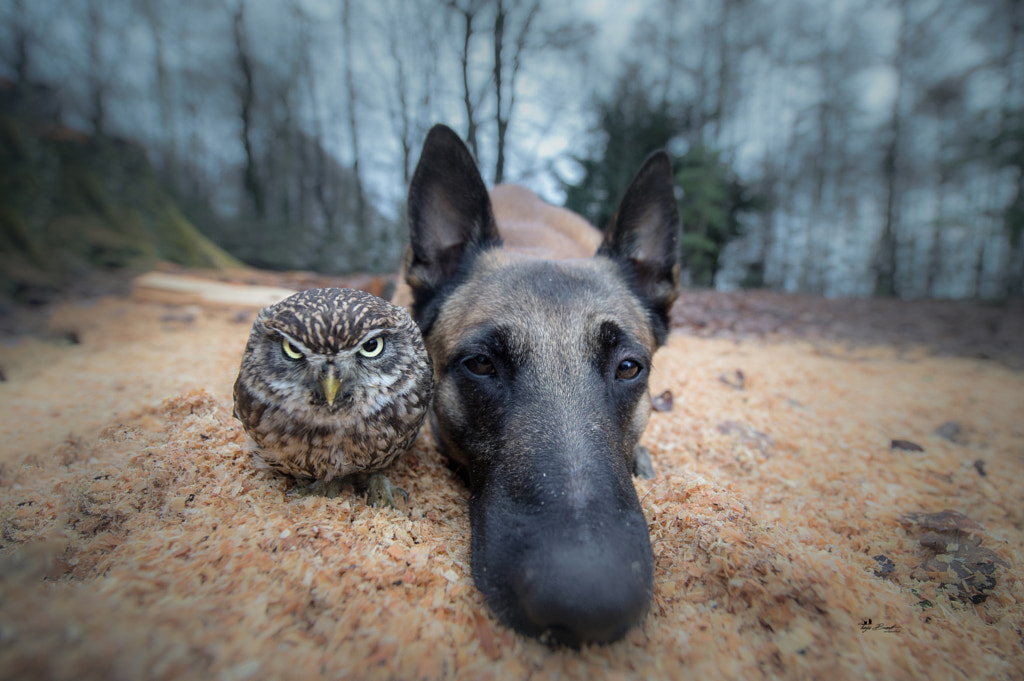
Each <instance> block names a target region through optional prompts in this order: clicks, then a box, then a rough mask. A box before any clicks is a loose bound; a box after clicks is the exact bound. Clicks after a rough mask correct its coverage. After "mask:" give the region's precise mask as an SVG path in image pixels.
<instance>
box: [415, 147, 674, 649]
mask: <svg viewBox="0 0 1024 681" xmlns="http://www.w3.org/2000/svg"><path fill="white" fill-rule="evenodd" d="M409 218H410V228H411V231H412V239H411V247H410V253H409V257H408V261H407V281H408V282H409V283H410V285H411V288H412V291H413V297H414V305H413V314H414V317H415V318H416V319H417V321H418V322H419V323H420V326H421V328H422V329H423V332H424V336H425V339H426V343H427V347H428V350H429V351H430V353H431V356H432V357H433V359H434V366H435V372H436V379H437V386H436V394H435V398H434V413H433V415H432V423H433V429H434V433H435V436H436V437H437V439H438V441H439V444H440V445H441V447H442V449H443V450H444V451H445V452H446V453H447V454H448V455H450V456H451V457H453V458H454V459H456V460H458V461H460V462H462V463H464V464H465V465H466V466H467V468H468V470H469V482H470V488H471V489H470V491H471V497H470V519H471V525H472V565H473V576H474V580H475V581H476V584H477V586H478V587H479V588H480V590H481V591H482V592H483V593H484V595H485V597H486V598H487V602H488V603H489V605H490V606H491V607H492V608H493V609H494V611H495V612H496V613H497V614H498V616H499V618H500V619H502V620H503V621H504V622H506V623H507V624H509V625H511V626H513V627H514V628H516V629H518V630H520V631H522V632H524V633H527V634H531V635H543V634H545V633H547V634H550V636H551V637H552V638H553V639H554V640H557V641H560V642H563V643H567V644H570V645H580V644H583V643H588V642H599V643H604V642H610V641H614V640H616V639H618V638H620V637H621V636H622V635H623V634H624V633H625V631H626V630H627V629H628V628H629V626H631V625H632V624H635V623H638V622H639V621H641V620H642V618H643V616H644V614H645V613H646V611H647V609H648V606H649V604H650V599H651V590H652V573H653V559H652V555H651V546H650V538H649V534H648V531H647V525H646V522H645V520H644V516H643V512H642V510H641V508H640V502H639V500H638V498H637V495H636V491H635V489H634V487H633V482H632V479H631V473H632V472H633V465H634V460H633V452H634V448H635V447H636V444H637V442H638V440H639V438H640V435H641V434H642V433H643V430H644V427H645V425H646V422H647V418H648V415H649V412H650V401H649V397H648V392H647V378H648V373H649V371H650V366H651V355H652V354H653V352H654V350H655V349H656V348H657V346H658V345H659V344H660V343H661V342H663V340H664V336H665V334H666V329H667V315H668V307H669V306H670V305H671V303H672V300H673V299H674V297H675V291H676V281H677V273H678V267H677V264H676V256H675V254H676V252H677V250H676V247H677V238H678V230H679V226H678V217H677V214H676V208H675V200H674V197H673V196H672V185H671V179H670V172H669V168H668V161H667V157H664V156H655V157H652V159H650V160H649V161H648V163H647V164H646V165H645V166H644V169H643V170H641V172H640V173H639V174H638V176H637V178H636V179H635V180H634V182H633V185H632V186H631V188H630V190H629V191H628V192H627V194H626V198H624V199H623V202H622V204H621V205H620V209H619V211H618V214H617V216H616V218H615V220H614V221H613V224H612V226H611V227H610V228H609V231H608V232H607V234H606V237H605V241H604V244H603V245H602V247H601V249H600V250H599V252H598V255H597V256H596V257H594V258H591V259H587V260H560V261H546V260H537V259H533V258H527V257H525V256H520V255H516V254H513V253H508V252H505V251H503V250H501V249H500V248H498V247H499V246H500V243H501V240H500V237H499V236H498V233H497V230H496V229H495V226H494V220H493V217H492V215H491V208H490V202H489V200H488V199H487V194H486V190H485V188H484V185H483V182H482V180H481V179H480V177H479V173H478V172H477V171H476V167H475V165H474V164H473V162H472V159H471V157H470V156H469V153H468V151H466V149H465V147H464V145H463V144H462V143H461V141H460V140H459V139H458V137H457V136H455V134H454V133H453V132H451V131H450V130H448V129H447V128H441V127H438V128H435V129H434V130H432V131H431V133H430V135H429V136H428V139H427V142H426V144H425V145H424V151H423V155H422V157H421V160H420V164H419V166H418V167H417V171H416V175H415V177H414V178H413V182H412V185H411V188H410V195H409Z"/></svg>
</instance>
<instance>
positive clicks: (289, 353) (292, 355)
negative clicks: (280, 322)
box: [281, 338, 302, 359]
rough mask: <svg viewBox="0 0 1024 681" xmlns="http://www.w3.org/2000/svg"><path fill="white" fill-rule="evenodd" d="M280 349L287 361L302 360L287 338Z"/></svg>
mask: <svg viewBox="0 0 1024 681" xmlns="http://www.w3.org/2000/svg"><path fill="white" fill-rule="evenodd" d="M281 349H282V350H284V356H285V357H287V358H288V359H302V353H301V352H299V351H298V350H296V349H295V348H293V347H292V344H291V343H289V342H288V339H287V338H285V339H284V340H283V341H282V342H281Z"/></svg>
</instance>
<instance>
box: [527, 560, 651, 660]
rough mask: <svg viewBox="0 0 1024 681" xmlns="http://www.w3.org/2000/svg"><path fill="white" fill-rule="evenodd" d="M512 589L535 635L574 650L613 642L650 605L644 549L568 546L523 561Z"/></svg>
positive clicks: (648, 561) (648, 566) (649, 578)
mask: <svg viewBox="0 0 1024 681" xmlns="http://www.w3.org/2000/svg"><path fill="white" fill-rule="evenodd" d="M521 566H522V567H521V569H520V571H519V579H518V580H515V581H516V583H514V584H513V589H514V591H515V593H516V595H517V596H518V598H519V601H520V605H521V606H522V608H523V612H524V613H525V614H526V617H527V618H528V619H529V621H530V625H531V627H534V628H535V630H536V631H541V632H543V631H547V632H549V633H550V636H551V637H552V638H553V639H555V640H556V641H558V642H560V643H563V644H566V645H569V646H573V647H578V646H580V645H582V644H584V643H610V642H612V641H615V640H618V639H619V638H621V637H622V636H623V635H624V634H625V633H626V630H627V629H628V628H629V627H630V626H632V625H633V624H636V623H638V622H639V621H640V620H641V619H642V618H643V616H644V614H645V613H646V612H647V608H648V606H649V605H650V601H651V573H652V567H653V566H652V560H651V557H650V548H649V545H648V547H647V553H646V555H645V554H644V552H643V551H640V552H636V553H635V552H632V551H629V550H624V547H623V546H622V545H621V544H620V545H618V546H614V545H612V544H611V543H606V542H578V541H568V542H562V543H559V544H556V545H554V546H551V547H549V548H548V547H543V546H541V547H537V548H536V549H535V550H534V551H532V552H531V553H530V554H528V555H525V556H523V562H522V563H521Z"/></svg>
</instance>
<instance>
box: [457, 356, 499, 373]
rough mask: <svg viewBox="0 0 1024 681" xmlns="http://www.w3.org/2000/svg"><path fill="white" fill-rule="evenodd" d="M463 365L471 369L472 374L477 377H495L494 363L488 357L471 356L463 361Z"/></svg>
mask: <svg viewBox="0 0 1024 681" xmlns="http://www.w3.org/2000/svg"><path fill="white" fill-rule="evenodd" d="M462 364H463V365H464V366H465V367H466V368H467V369H469V372H470V373H471V374H476V375H477V376H493V375H494V362H492V361H491V358H490V357H488V356H487V355H470V356H469V357H467V358H466V359H464V360H462Z"/></svg>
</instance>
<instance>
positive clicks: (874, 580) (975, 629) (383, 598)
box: [0, 299, 1024, 681]
mask: <svg viewBox="0 0 1024 681" xmlns="http://www.w3.org/2000/svg"><path fill="white" fill-rule="evenodd" d="M174 313H175V311H174V310H173V309H171V310H168V309H166V308H164V307H162V306H159V305H154V304H141V303H135V302H132V301H128V300H120V299H111V300H105V301H101V302H100V303H98V304H97V305H96V306H94V307H93V308H92V309H90V310H89V312H88V314H82V313H80V311H76V310H69V311H67V312H63V313H61V314H62V315H63V317H64V318H65V319H64V320H63V321H65V322H67V323H66V324H65V326H66V327H67V328H75V329H79V330H80V332H81V339H82V343H81V344H80V345H74V346H72V345H62V346H60V347H54V346H51V345H43V344H38V343H34V342H31V341H26V343H25V344H24V345H23V346H18V347H14V348H0V363H2V364H3V366H4V369H5V371H7V373H8V381H7V382H5V383H2V384H0V391H2V392H0V397H2V398H5V399H6V400H7V408H6V409H5V410H0V437H2V440H0V441H3V442H4V443H5V444H4V448H3V450H2V452H0V463H2V468H0V679H24V678H52V679H87V680H91V679H118V678H132V679H135V678H140V679H141V678H159V679H168V680H174V679H193V678H222V679H244V678H309V679H317V678H361V679H362V678H368V679H393V678H403V679H406V678H407V679H418V678H426V679H433V678H455V679H477V678H493V679H523V678H530V679H554V678H559V679H583V678H623V679H624V678H678V677H680V676H682V675H687V676H693V677H695V678H702V679H706V680H708V681H715V680H717V679H747V678H760V677H765V676H770V677H776V678H830V679H831V678H835V679H840V680H841V679H862V678H896V677H907V678H910V677H916V678H959V679H969V678H980V677H989V678H1013V677H1014V674H1019V669H1020V668H1021V667H1022V666H1024V645H1022V642H1021V637H1020V632H1021V630H1022V629H1024V585H1022V580H1021V579H1020V577H1019V575H1020V566H1021V561H1022V558H1024V532H1022V530H1021V528H1024V510H1022V508H1021V507H1020V504H1019V503H1018V502H1017V500H1019V499H1020V498H1024V461H1022V460H1021V458H1020V441H1021V437H1022V432H1021V430H1020V425H1019V415H1020V413H1021V408H1022V402H1024V377H1022V376H1021V375H1019V374H1015V373H1013V372H1010V371H1007V370H1005V369H1001V368H999V367H995V366H993V365H992V364H991V363H985V362H979V361H974V360H951V359H949V358H941V359H935V358H930V357H928V356H927V355H923V354H921V355H914V356H913V357H912V358H910V359H908V357H907V356H906V355H905V354H904V355H899V354H897V353H896V352H894V351H891V350H888V349H886V348H854V349H850V348H843V347H840V346H826V345H823V344H822V343H817V344H816V345H814V346H810V345H806V344H802V343H800V342H792V343H786V344H764V343H760V342H747V341H744V342H735V341H733V340H716V339H697V338H690V337H684V336H679V335H672V336H670V341H669V345H668V346H667V347H666V348H664V349H663V350H661V351H659V354H658V356H657V357H656V362H655V365H656V366H657V370H656V372H655V374H654V375H653V376H652V394H654V395H658V394H661V393H662V392H664V391H666V390H668V391H671V394H673V395H674V396H675V398H676V399H675V400H674V405H673V408H672V410H671V411H669V412H656V413H654V414H653V415H652V417H651V422H650V426H649V428H648V430H647V433H646V434H645V436H644V439H643V445H644V446H645V447H646V448H647V449H649V450H650V452H651V456H652V458H653V462H654V468H655V470H656V471H657V476H656V477H654V478H653V479H650V480H646V479H637V480H636V482H635V484H636V487H637V491H638V493H639V496H640V498H641V499H642V506H643V509H644V513H645V515H646V518H647V521H648V526H649V529H650V532H651V538H652V546H653V551H654V555H655V582H654V597H653V602H652V606H651V611H650V612H649V614H648V616H647V618H646V620H645V622H644V624H643V627H642V628H637V629H635V630H633V631H631V632H630V633H629V634H628V635H627V636H626V638H625V639H624V640H623V641H621V642H619V643H616V644H614V645H611V646H607V647H589V648H585V649H584V650H581V651H569V650H563V649H557V648H556V649H552V648H549V647H547V646H546V645H544V644H543V643H541V642H539V641H536V640H533V639H528V638H524V637H522V636H519V635H517V634H515V633H514V632H512V631H510V630H508V629H507V628H505V627H504V626H502V625H501V624H499V623H498V622H497V620H496V618H495V617H494V616H493V614H492V613H491V612H490V611H489V610H488V608H487V606H486V604H485V603H484V602H483V598H482V597H481V596H480V594H479V592H478V591H477V590H476V588H475V587H474V585H473V582H472V571H471V568H470V554H469V520H468V516H467V498H466V497H467V492H466V489H465V486H464V485H463V483H462V482H461V480H460V477H459V475H458V474H457V473H456V472H454V471H453V470H451V469H450V468H449V467H448V466H447V465H446V464H445V462H444V460H443V458H442V457H441V456H440V454H439V453H438V452H437V450H436V449H435V448H434V446H433V445H432V444H431V442H430V440H429V439H428V438H426V437H421V438H420V440H419V441H418V442H417V444H416V445H415V447H414V449H413V451H412V452H411V455H410V456H407V457H405V458H403V459H401V460H400V461H399V463H398V464H397V465H396V467H395V470H394V471H393V477H392V480H393V481H394V482H395V483H396V484H398V485H400V486H401V487H403V488H405V489H406V490H407V491H408V492H409V494H410V503H409V504H408V506H406V507H405V508H403V509H401V510H377V509H370V508H368V507H367V506H366V504H365V502H364V501H363V499H362V498H361V497H360V496H359V495H358V494H357V493H356V492H355V490H354V489H353V488H352V486H350V485H349V486H345V485H342V486H341V487H340V488H339V489H337V490H335V491H334V493H333V496H327V495H325V494H321V493H317V492H309V491H308V490H301V489H299V488H296V487H295V486H294V485H292V484H290V483H289V482H288V481H286V480H283V479H281V478H277V477H274V476H272V475H268V474H265V473H261V472H259V471H255V470H253V469H252V467H251V466H249V465H248V462H247V459H246V456H247V455H246V453H245V448H244V438H243V437H242V433H241V428H240V427H239V426H238V424H237V423H236V422H235V421H234V419H233V418H232V417H231V414H230V404H231V400H230V386H231V381H232V380H233V378H234V375H233V372H234V371H236V370H237V363H238V358H239V357H240V354H241V350H242V346H243V345H244V340H245V334H246V332H247V329H246V328H245V327H244V325H239V324H238V323H237V322H236V321H235V320H234V317H235V316H236V315H237V310H230V309H225V310H220V311H211V310H209V309H206V308H203V309H201V310H199V311H198V312H195V314H194V316H193V319H192V321H190V322H189V323H187V324H168V323H166V322H161V317H162V316H164V315H167V314H174ZM101 330H102V331H103V332H102V333H101ZM197 349H199V351H197ZM737 366H742V367H743V372H744V383H743V389H742V390H740V389H724V388H723V385H722V383H720V382H719V381H718V377H719V376H722V375H724V376H726V377H730V380H733V381H735V380H736V374H735V373H733V372H735V371H736V367H737ZM83 395H87V396H88V397H87V398H83V397H82V396H83ZM14 396H16V398H15V397H14ZM951 420H956V421H957V422H958V423H959V424H961V426H962V428H963V432H968V433H970V434H971V438H970V441H965V442H960V443H957V442H951V441H949V440H948V439H945V438H943V437H940V436H936V437H929V439H928V441H927V450H926V451H925V452H923V453H918V454H915V455H912V456H908V455H907V453H906V452H900V451H893V450H891V449H890V447H889V444H890V441H889V439H888V438H887V437H886V436H885V435H884V434H885V433H932V432H934V428H935V423H942V422H945V421H951ZM723 424H729V425H727V426H725V427H724V430H723V428H722V427H721V426H722V425H723ZM761 446H763V447H764V448H765V449H764V453H762V451H761ZM767 453H770V454H771V456H767ZM979 459H983V460H984V462H985V466H984V470H985V471H986V473H987V475H985V476H982V475H981V474H980V473H979V471H978V469H977V467H976V466H975V465H974V462H975V461H977V460H979ZM934 511H939V513H935V512H934ZM967 514H969V517H968V515H967ZM982 528H983V529H982ZM929 533H931V534H934V535H935V536H929ZM950 533H952V534H953V535H954V537H953V538H955V539H956V543H955V545H954V544H953V543H952V542H951V541H950V537H949V536H948V535H949V534H950ZM961 538H965V539H964V540H963V541H961ZM922 542H923V543H922ZM879 557H882V558H884V560H879ZM988 565H991V566H992V572H991V575H989V574H988V573H986V570H988V567H987V566H988ZM919 568H920V569H921V570H922V571H924V573H927V572H928V571H929V570H930V571H931V573H933V574H935V575H936V576H939V577H941V579H933V578H931V577H929V578H928V579H925V580H918V579H915V574H918V575H919V574H921V573H919V572H917V570H918V569H919ZM878 573H882V574H878ZM988 576H992V577H994V578H995V580H996V582H995V584H994V586H992V587H991V588H988V587H986V588H981V587H983V586H985V584H986V582H985V581H984V579H985V578H986V577H988ZM942 579H946V580H948V581H945V582H944V581H942ZM957 584H965V585H966V586H965V588H974V589H976V591H977V592H978V593H983V594H985V595H986V599H985V600H984V601H983V602H978V603H975V602H972V601H971V599H970V598H969V597H968V598H967V599H966V600H964V599H961V598H959V597H958V594H959V593H960V592H959V590H958V588H957V586H956V585H957ZM951 595H953V596H954V598H950V596H951ZM869 620H870V621H871V625H870V626H869V627H866V628H865V627H864V626H863V623H864V622H866V621H869Z"/></svg>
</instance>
